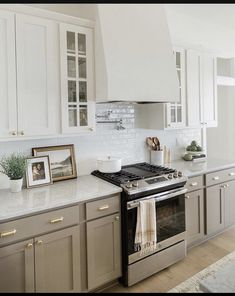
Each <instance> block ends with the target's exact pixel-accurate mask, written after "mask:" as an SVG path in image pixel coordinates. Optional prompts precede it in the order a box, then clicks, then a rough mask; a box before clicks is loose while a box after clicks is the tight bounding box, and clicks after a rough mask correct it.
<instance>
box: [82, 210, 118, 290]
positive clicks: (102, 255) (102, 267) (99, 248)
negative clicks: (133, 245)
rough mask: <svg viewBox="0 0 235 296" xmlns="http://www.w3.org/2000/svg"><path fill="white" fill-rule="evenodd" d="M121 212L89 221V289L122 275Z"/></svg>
mask: <svg viewBox="0 0 235 296" xmlns="http://www.w3.org/2000/svg"><path fill="white" fill-rule="evenodd" d="M120 231H121V229H120V217H119V214H118V213H117V214H115V215H111V216H106V217H103V218H99V219H95V220H92V221H88V222H87V269H88V290H93V289H95V288H97V287H99V286H101V285H103V284H105V283H107V282H109V281H112V280H114V279H117V278H118V277H120V276H121V243H120V242H121V237H120Z"/></svg>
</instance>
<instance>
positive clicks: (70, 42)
mask: <svg viewBox="0 0 235 296" xmlns="http://www.w3.org/2000/svg"><path fill="white" fill-rule="evenodd" d="M67 51H68V52H70V53H75V33H74V32H67Z"/></svg>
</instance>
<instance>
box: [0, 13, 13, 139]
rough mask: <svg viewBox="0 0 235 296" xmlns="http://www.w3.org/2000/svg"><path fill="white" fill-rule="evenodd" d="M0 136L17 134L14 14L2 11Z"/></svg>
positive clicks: (0, 24) (0, 32)
mask: <svg viewBox="0 0 235 296" xmlns="http://www.w3.org/2000/svg"><path fill="white" fill-rule="evenodd" d="M0 65H1V66H0V137H14V136H16V135H17V110H16V109H17V108H16V106H17V104H16V66H15V23H14V14H13V13H11V12H5V11H0Z"/></svg>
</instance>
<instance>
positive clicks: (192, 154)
mask: <svg viewBox="0 0 235 296" xmlns="http://www.w3.org/2000/svg"><path fill="white" fill-rule="evenodd" d="M182 158H183V159H184V160H186V161H194V162H199V161H204V160H206V154H205V153H204V151H203V149H202V147H201V146H200V145H198V143H197V141H192V142H191V144H190V145H189V146H187V147H186V151H185V153H184V155H183V156H182Z"/></svg>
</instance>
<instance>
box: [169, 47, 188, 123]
mask: <svg viewBox="0 0 235 296" xmlns="http://www.w3.org/2000/svg"><path fill="white" fill-rule="evenodd" d="M173 54H174V58H175V64H176V71H177V77H178V80H179V98H180V101H179V102H178V103H167V104H166V112H167V116H166V121H167V122H166V128H174V127H184V126H185V117H186V115H185V90H186V85H185V50H184V49H183V48H178V47H175V48H174V51H173Z"/></svg>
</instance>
